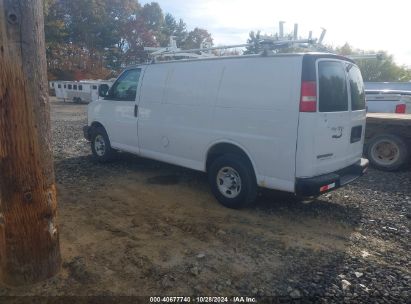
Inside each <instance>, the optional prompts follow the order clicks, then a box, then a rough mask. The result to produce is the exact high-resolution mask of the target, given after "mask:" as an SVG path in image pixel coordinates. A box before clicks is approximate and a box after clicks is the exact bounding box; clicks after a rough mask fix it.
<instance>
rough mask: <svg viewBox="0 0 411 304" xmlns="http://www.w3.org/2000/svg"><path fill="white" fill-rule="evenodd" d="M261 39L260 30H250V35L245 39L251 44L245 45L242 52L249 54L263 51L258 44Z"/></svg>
mask: <svg viewBox="0 0 411 304" xmlns="http://www.w3.org/2000/svg"><path fill="white" fill-rule="evenodd" d="M260 40H261V34H260V31H258V32H257V33H255V32H254V31H251V32H250V37H249V38H248V40H247V43H249V44H251V46H247V47H246V50H245V51H244V54H246V55H249V54H259V53H261V52H262V51H263V48H262V47H261V45H260V44H259V41H260Z"/></svg>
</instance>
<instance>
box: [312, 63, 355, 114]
mask: <svg viewBox="0 0 411 304" xmlns="http://www.w3.org/2000/svg"><path fill="white" fill-rule="evenodd" d="M318 78H319V91H320V92H319V105H320V107H319V108H320V112H340V111H348V93H347V82H346V78H345V70H344V67H343V65H342V64H341V63H340V62H337V61H320V62H319V63H318Z"/></svg>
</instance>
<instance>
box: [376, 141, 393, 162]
mask: <svg viewBox="0 0 411 304" xmlns="http://www.w3.org/2000/svg"><path fill="white" fill-rule="evenodd" d="M371 153H372V157H373V159H374V160H375V161H376V162H377V163H380V164H381V165H390V164H393V163H395V162H396V161H397V160H398V157H399V148H398V146H397V145H396V144H395V143H393V142H389V141H381V142H378V143H376V144H375V145H374V147H373V148H372V150H371Z"/></svg>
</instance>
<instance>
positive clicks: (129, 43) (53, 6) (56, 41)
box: [44, 0, 213, 80]
mask: <svg viewBox="0 0 411 304" xmlns="http://www.w3.org/2000/svg"><path fill="white" fill-rule="evenodd" d="M44 15H45V34H46V53H47V65H48V74H49V78H50V79H61V80H66V79H67V80H69V79H84V78H107V77H110V76H112V75H115V74H116V73H117V72H118V71H120V70H121V69H122V68H124V67H125V66H128V65H132V64H137V63H141V62H144V61H146V60H147V59H148V58H147V52H144V47H164V46H168V45H169V41H170V36H175V37H176V41H177V46H178V47H180V48H182V49H190V48H199V47H200V46H201V44H202V43H204V42H207V43H208V44H211V45H212V43H213V39H212V37H211V34H210V33H209V32H208V31H207V30H205V29H201V28H195V29H194V30H192V31H188V30H187V24H186V23H185V22H184V20H183V19H179V20H177V19H176V18H175V17H174V16H173V15H171V14H169V13H166V14H165V13H164V12H163V10H162V8H161V7H160V5H159V4H158V3H156V2H152V3H148V4H145V5H143V6H142V5H141V4H140V3H139V2H138V1H137V0H87V1H85V0H44Z"/></svg>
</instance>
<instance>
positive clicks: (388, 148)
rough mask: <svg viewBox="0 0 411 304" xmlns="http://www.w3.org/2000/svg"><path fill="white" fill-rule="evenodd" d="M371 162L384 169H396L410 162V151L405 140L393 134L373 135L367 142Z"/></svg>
mask: <svg viewBox="0 0 411 304" xmlns="http://www.w3.org/2000/svg"><path fill="white" fill-rule="evenodd" d="M367 156H368V159H369V160H370V163H371V164H372V165H373V166H374V167H375V168H377V169H380V170H383V171H396V170H399V169H401V168H402V167H403V166H405V164H406V163H407V162H408V158H409V151H408V147H407V144H406V143H405V141H404V140H403V139H402V138H401V137H399V136H397V135H393V134H381V135H377V136H375V137H373V138H372V139H371V140H370V141H369V143H368V144H367Z"/></svg>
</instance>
